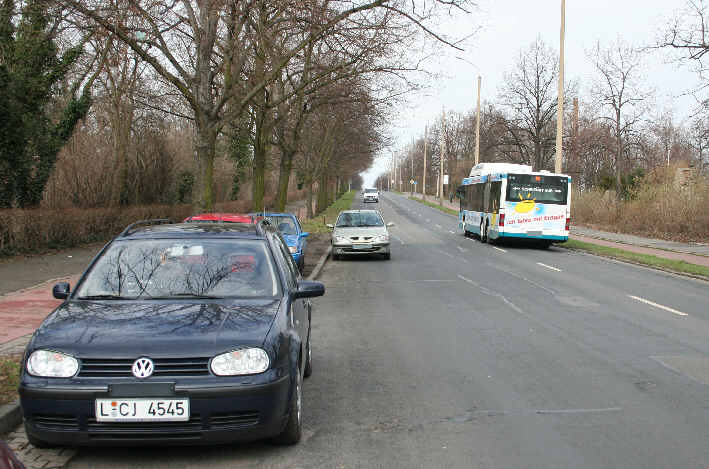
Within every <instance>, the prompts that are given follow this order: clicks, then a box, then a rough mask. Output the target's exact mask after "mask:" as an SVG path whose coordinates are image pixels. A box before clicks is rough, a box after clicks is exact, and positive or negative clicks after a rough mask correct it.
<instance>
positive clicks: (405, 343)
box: [69, 194, 709, 469]
mask: <svg viewBox="0 0 709 469" xmlns="http://www.w3.org/2000/svg"><path fill="white" fill-rule="evenodd" d="M372 205H373V204H372ZM372 208H374V206H372ZM378 208H379V209H380V210H381V211H382V213H383V214H384V217H385V220H386V221H394V222H395V223H396V227H394V228H393V229H392V230H391V232H392V234H393V236H394V240H393V252H392V260H391V261H383V260H375V259H353V260H344V261H334V262H333V261H331V262H329V263H328V264H327V265H326V267H325V269H324V271H323V274H322V276H321V280H322V281H324V282H325V284H326V286H327V293H326V295H325V297H323V298H321V299H318V300H317V302H316V306H317V310H316V311H315V312H314V314H313V321H314V326H313V327H314V328H313V347H314V349H313V358H314V373H313V376H312V377H311V378H310V379H308V380H307V381H306V382H305V387H304V421H305V428H306V432H305V438H304V440H303V441H302V442H301V443H300V444H299V445H298V446H295V447H290V448H282V447H274V446H271V445H269V444H267V443H258V444H248V445H232V446H219V447H205V448H148V449H129V450H126V449H81V450H80V451H79V453H78V456H77V457H76V458H75V459H74V460H73V461H72V463H71V464H70V466H69V467H71V468H100V467H111V468H131V469H137V468H163V467H164V468H168V467H169V468H173V469H177V468H187V467H190V468H203V467H210V468H238V467H322V468H333V467H346V468H349V467H386V468H388V469H389V468H397V467H402V468H411V467H427V468H428V467H431V468H439V467H446V468H453V467H455V468H458V467H460V468H470V467H476V468H478V467H479V468H544V469H550V468H571V467H573V468H593V469H599V468H614V469H615V468H619V467H622V468H636V467H637V468H642V469H648V468H669V467H672V468H692V467H709V444H708V442H709V387H708V386H709V340H707V338H709V284H707V283H705V282H701V281H695V280H692V279H688V278H684V277H678V276H674V275H671V274H666V273H662V272H657V271H654V270H650V269H645V268H641V267H636V266H632V265H628V264H623V263H618V262H613V261H609V260H605V259H601V258H597V257H593V256H588V255H584V254H579V253H575V252H571V251H566V250H564V249H561V248H555V247H553V248H551V249H549V250H541V249H535V248H531V247H515V246H490V245H484V244H481V243H480V242H479V241H476V240H473V239H469V238H465V237H463V236H462V234H461V233H460V231H459V230H458V229H457V220H456V218H455V217H453V216H450V215H446V214H443V213H441V212H438V211H436V210H434V209H431V208H429V207H425V206H423V205H421V204H417V203H415V202H412V201H409V200H407V199H406V198H404V197H402V196H398V195H394V194H383V196H382V201H381V202H380V203H379V204H378Z"/></svg>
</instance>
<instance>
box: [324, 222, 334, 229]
mask: <svg viewBox="0 0 709 469" xmlns="http://www.w3.org/2000/svg"><path fill="white" fill-rule="evenodd" d="M325 226H327V227H328V228H330V229H331V230H332V229H334V228H335V225H333V224H332V223H328V224H327V225H325Z"/></svg>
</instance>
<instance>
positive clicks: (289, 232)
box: [254, 212, 310, 272]
mask: <svg viewBox="0 0 709 469" xmlns="http://www.w3.org/2000/svg"><path fill="white" fill-rule="evenodd" d="M254 215H260V216H263V217H265V218H266V219H267V220H268V221H270V222H271V224H272V225H273V226H275V227H276V228H277V229H278V231H280V232H281V235H282V236H283V239H285V240H286V244H288V250H289V251H290V253H291V256H293V260H294V261H295V263H296V264H297V265H298V269H300V271H301V272H302V271H303V267H304V266H305V247H306V245H307V244H308V243H307V240H306V239H305V238H307V237H308V236H310V233H308V232H306V231H303V229H302V228H301V227H300V223H299V222H298V218H297V217H296V216H295V215H293V214H292V213H268V212H266V213H265V214H263V213H261V214H254Z"/></svg>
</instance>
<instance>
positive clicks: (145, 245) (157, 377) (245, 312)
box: [20, 221, 324, 446]
mask: <svg viewBox="0 0 709 469" xmlns="http://www.w3.org/2000/svg"><path fill="white" fill-rule="evenodd" d="M323 293H324V287H323V285H322V284H321V283H318V282H309V281H306V280H303V279H302V278H301V276H300V274H299V272H298V268H297V266H296V264H295V262H294V261H293V258H292V257H291V255H290V252H289V251H288V246H287V245H286V243H285V242H284V240H283V237H282V236H281V235H280V234H279V233H278V231H277V230H276V229H275V228H273V227H272V226H270V225H269V224H268V223H263V222H262V223H258V224H238V223H229V224H221V223H216V224H196V223H195V224H190V223H185V224H165V223H160V224H157V221H153V222H141V223H138V224H134V225H131V226H130V227H128V228H126V230H124V232H123V233H121V235H119V236H118V237H117V238H115V239H114V240H113V241H112V242H110V243H109V244H108V245H106V246H105V247H104V248H103V250H102V251H101V252H100V253H99V255H98V256H97V257H96V259H94V261H93V262H92V263H91V265H90V266H89V268H88V269H87V271H86V272H85V273H84V275H83V276H82V277H81V279H80V280H79V282H78V284H77V286H76V288H75V289H74V290H73V291H70V289H69V285H68V284H58V285H56V286H55V287H54V295H55V297H57V298H63V299H65V301H64V303H63V304H62V305H60V306H59V307H58V308H57V309H56V310H55V311H54V312H53V313H52V314H50V315H49V317H47V319H46V320H45V321H44V322H43V323H42V325H41V326H40V327H39V329H38V330H37V331H36V332H35V334H34V336H33V337H32V339H31V341H30V343H29V345H28V346H27V350H26V352H25V357H24V366H23V370H22V377H21V384H20V397H21V404H22V409H23V412H24V417H25V426H26V430H27V436H28V438H29V440H30V442H31V443H32V444H34V445H35V446H48V445H56V444H58V445H108V444H110V445H115V444H121V445H143V444H180V445H182V444H199V443H220V442H231V441H237V440H239V441H244V440H254V439H261V438H273V439H274V440H275V441H276V442H280V443H283V444H294V443H297V442H298V441H299V439H300V434H301V427H302V415H301V396H302V379H303V378H304V377H307V376H308V375H310V373H311V372H312V358H311V357H312V353H311V348H310V323H311V321H310V319H311V309H312V305H311V302H310V300H309V298H311V297H315V296H320V295H322V294H323Z"/></svg>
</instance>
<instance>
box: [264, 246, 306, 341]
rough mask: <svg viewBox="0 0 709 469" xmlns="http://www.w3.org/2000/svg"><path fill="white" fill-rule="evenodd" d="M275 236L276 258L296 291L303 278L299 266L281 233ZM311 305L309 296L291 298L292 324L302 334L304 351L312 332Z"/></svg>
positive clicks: (290, 286) (289, 287)
mask: <svg viewBox="0 0 709 469" xmlns="http://www.w3.org/2000/svg"><path fill="white" fill-rule="evenodd" d="M273 238H274V244H275V245H276V247H277V250H278V252H277V253H276V258H277V259H278V263H279V264H281V269H282V270H283V272H284V274H285V276H286V284H287V287H288V290H290V291H291V292H294V291H295V290H296V289H297V288H298V281H299V280H300V278H301V277H300V272H299V271H298V267H297V266H296V265H295V261H294V260H293V257H292V256H291V255H290V252H289V251H288V246H287V244H286V242H285V241H284V240H283V237H282V236H281V235H280V233H276V234H274V236H273ZM291 298H292V296H291ZM311 307H312V305H311V302H310V299H309V298H297V299H293V300H291V307H290V314H291V317H290V320H291V325H292V327H293V328H295V329H296V330H297V331H298V335H300V338H301V340H302V341H303V351H304V352H305V344H306V343H307V340H308V335H309V333H310V310H311Z"/></svg>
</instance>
